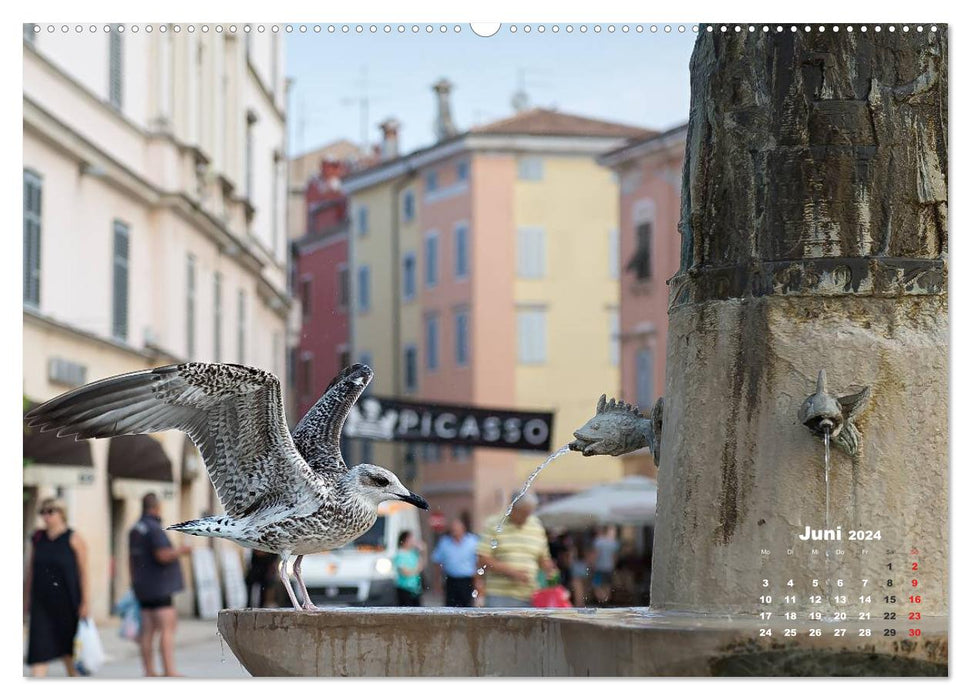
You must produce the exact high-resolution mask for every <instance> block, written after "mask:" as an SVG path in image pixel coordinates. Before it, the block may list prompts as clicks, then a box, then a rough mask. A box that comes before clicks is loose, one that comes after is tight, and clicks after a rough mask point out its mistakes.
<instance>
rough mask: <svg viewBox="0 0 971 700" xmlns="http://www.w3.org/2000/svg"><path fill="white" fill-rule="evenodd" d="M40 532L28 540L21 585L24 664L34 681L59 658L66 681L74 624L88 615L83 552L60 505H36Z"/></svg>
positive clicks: (71, 662) (53, 501)
mask: <svg viewBox="0 0 971 700" xmlns="http://www.w3.org/2000/svg"><path fill="white" fill-rule="evenodd" d="M40 515H41V517H42V518H43V519H44V524H45V525H46V527H45V529H43V530H38V531H37V532H35V533H34V535H33V536H32V537H31V544H32V547H31V553H30V565H29V566H28V567H27V581H26V582H25V585H24V589H25V590H24V612H25V613H26V612H27V611H28V610H29V611H30V640H29V642H28V645H27V663H28V664H29V665H30V667H31V673H32V675H34V676H46V675H47V662H48V661H51V660H52V659H61V660H62V661H63V662H64V666H65V668H66V669H67V673H68V675H70V676H76V675H78V673H77V671H76V670H75V668H74V636H75V634H77V630H78V620H79V619H81V618H84V617H87V615H88V585H87V578H88V577H87V547H86V546H85V544H84V540H82V539H81V536H80V535H79V534H78V533H76V532H74V531H73V530H71V529H70V528H68V526H67V514H66V510H65V507H64V504H63V503H62V502H61V501H59V500H57V499H54V498H47V499H45V500H44V501H42V502H41V504H40Z"/></svg>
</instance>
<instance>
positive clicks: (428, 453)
mask: <svg viewBox="0 0 971 700" xmlns="http://www.w3.org/2000/svg"><path fill="white" fill-rule="evenodd" d="M421 456H422V459H423V460H424V461H425V462H439V461H441V459H442V446H441V445H439V444H438V443H434V442H423V443H421Z"/></svg>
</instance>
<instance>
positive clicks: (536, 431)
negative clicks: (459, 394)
mask: <svg viewBox="0 0 971 700" xmlns="http://www.w3.org/2000/svg"><path fill="white" fill-rule="evenodd" d="M343 434H344V435H345V436H346V437H350V438H371V439H374V440H401V441H404V442H437V443H445V444H449V445H466V446H468V447H499V448H505V449H510V450H536V451H538V452H549V451H550V443H551V441H552V438H553V414H552V413H542V412H536V411H512V410H507V409H503V408H482V407H479V406H460V405H456V404H441V403H426V402H420V403H419V402H413V401H402V400H400V399H388V398H383V397H380V396H373V395H365V396H363V397H362V398H361V399H360V400H359V401H358V402H357V404H356V405H355V406H354V407H353V408H352V409H351V412H350V413H349V414H348V416H347V421H346V422H345V423H344V431H343Z"/></svg>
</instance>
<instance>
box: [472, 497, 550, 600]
mask: <svg viewBox="0 0 971 700" xmlns="http://www.w3.org/2000/svg"><path fill="white" fill-rule="evenodd" d="M536 506H537V499H536V496H534V495H533V494H530V493H528V494H526V495H525V496H523V497H522V498H520V499H519V500H518V501H517V502H516V505H515V506H514V507H513V509H512V512H511V513H510V514H509V518H508V519H507V520H506V522H505V524H504V525H503V526H502V532H501V533H498V534H497V533H496V526H497V525H498V524H499V521H500V520H501V519H502V516H501V515H498V514H497V515H494V516H492V517H490V518H488V519H487V520H486V524H485V530H484V531H483V533H482V537H481V538H480V539H479V546H478V548H477V550H476V553H477V554H478V564H479V569H480V570H481V569H482V568H483V567H484V568H485V575H484V576H477V577H476V590H477V591H478V595H477V597H476V604H477V605H485V606H486V607H490V608H528V607H531V600H532V597H533V593H534V592H535V591H536V589H537V574H538V573H539V570H540V568H542V569H543V571H544V572H546V574H547V575H551V574H552V573H553V571H554V570H555V569H556V567H555V565H554V564H553V559H552V558H551V557H550V547H549V543H548V542H547V540H546V531H545V530H544V529H543V524H542V523H541V522H540V521H539V518H537V517H536V516H535V515H533V511H534V510H536ZM494 540H495V541H496V542H497V545H496V547H494V548H493V547H492V542H493V541H494Z"/></svg>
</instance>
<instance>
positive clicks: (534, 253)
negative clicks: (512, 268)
mask: <svg viewBox="0 0 971 700" xmlns="http://www.w3.org/2000/svg"><path fill="white" fill-rule="evenodd" d="M516 258H517V266H516V269H517V270H518V272H519V276H520V277H522V278H525V279H540V278H542V277H543V276H544V275H545V274H546V232H545V231H544V230H543V229H541V228H535V227H531V228H521V229H519V230H518V231H517V240H516Z"/></svg>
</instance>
